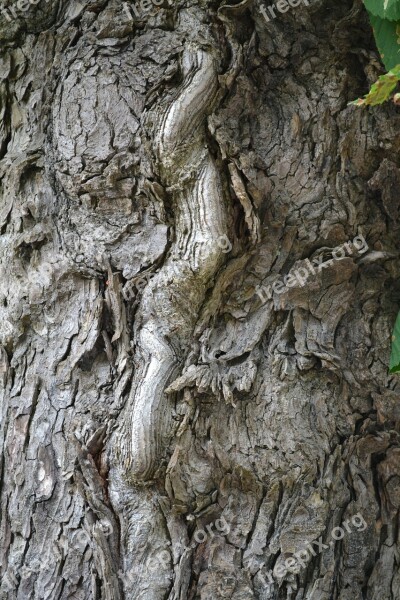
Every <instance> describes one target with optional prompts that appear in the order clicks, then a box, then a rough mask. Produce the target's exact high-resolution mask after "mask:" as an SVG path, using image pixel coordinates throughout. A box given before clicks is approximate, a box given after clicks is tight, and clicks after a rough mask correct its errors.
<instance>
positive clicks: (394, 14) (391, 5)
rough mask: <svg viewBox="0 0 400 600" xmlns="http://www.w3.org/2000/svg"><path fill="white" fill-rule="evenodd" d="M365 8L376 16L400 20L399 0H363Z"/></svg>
mask: <svg viewBox="0 0 400 600" xmlns="http://www.w3.org/2000/svg"><path fill="white" fill-rule="evenodd" d="M364 4H365V7H366V9H367V10H368V11H369V12H370V13H371V14H373V15H375V16H376V17H380V18H381V19H389V21H400V1H399V0H364Z"/></svg>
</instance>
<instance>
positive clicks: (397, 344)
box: [389, 313, 400, 373]
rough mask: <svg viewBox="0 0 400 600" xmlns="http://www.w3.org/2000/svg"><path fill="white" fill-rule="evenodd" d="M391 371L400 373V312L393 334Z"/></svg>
mask: <svg viewBox="0 0 400 600" xmlns="http://www.w3.org/2000/svg"><path fill="white" fill-rule="evenodd" d="M389 371H390V373H398V372H399V371H400V313H399V314H398V315H397V319H396V323H395V325H394V330H393V335H392V352H391V354H390V366H389Z"/></svg>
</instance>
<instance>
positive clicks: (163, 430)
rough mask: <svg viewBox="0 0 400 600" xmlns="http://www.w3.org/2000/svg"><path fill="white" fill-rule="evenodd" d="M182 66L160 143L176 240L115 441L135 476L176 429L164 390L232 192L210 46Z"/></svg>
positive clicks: (123, 465)
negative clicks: (213, 117)
mask: <svg viewBox="0 0 400 600" xmlns="http://www.w3.org/2000/svg"><path fill="white" fill-rule="evenodd" d="M182 73H183V83H182V85H181V86H180V87H179V88H178V90H177V91H176V96H175V99H174V101H173V102H172V104H170V106H169V107H168V108H167V109H166V110H165V111H164V112H163V114H162V116H161V118H160V122H159V124H158V134H157V136H156V138H155V147H154V150H155V154H156V156H157V160H158V164H159V172H160V177H161V179H162V183H163V184H164V185H165V187H166V188H167V189H168V190H169V191H170V193H171V196H172V203H173V207H174V213H175V231H176V241H175V244H174V245H173V247H172V249H171V252H170V255H169V256H168V258H167V260H166V262H165V264H164V265H163V267H162V268H161V270H160V271H159V272H158V273H157V275H156V276H155V277H153V279H152V280H151V281H150V282H149V284H148V286H147V287H146V288H145V290H144V293H143V297H142V300H141V304H140V307H139V310H138V315H137V319H136V324H135V343H136V348H137V351H136V354H135V363H136V372H135V382H134V385H133V387H132V390H131V394H130V397H129V400H128V406H127V409H126V411H125V412H124V415H123V416H122V418H121V423H120V425H119V427H118V429H117V432H116V434H115V437H114V441H113V443H112V446H113V450H112V451H113V453H114V456H115V459H116V460H115V463H116V464H117V465H118V469H119V470H120V474H121V475H122V477H123V478H124V480H125V481H126V482H132V483H140V482H146V481H149V480H151V479H152V478H153V476H154V474H155V471H156V470H157V467H158V466H159V463H160V459H161V458H162V456H163V454H164V452H165V448H166V446H167V444H168V440H170V439H171V437H172V435H173V430H174V426H173V423H172V409H171V406H170V403H169V400H168V395H167V394H166V393H165V390H166V388H167V387H168V385H169V383H170V382H171V381H172V378H173V377H176V376H177V374H178V373H179V367H180V366H181V365H182V360H183V358H184V355H185V353H187V352H188V350H189V348H190V343H191V338H192V335H193V330H194V327H195V324H196V320H197V318H198V314H199V310H200V307H201V305H202V303H203V301H204V298H205V295H206V291H207V288H208V287H209V285H210V282H211V280H212V278H213V277H214V275H215V273H216V272H217V270H218V269H219V268H220V266H221V264H222V263H223V260H224V253H223V250H222V249H221V247H220V244H219V243H218V241H219V239H220V238H221V237H222V236H226V235H227V207H226V199H225V196H224V191H223V185H222V181H221V177H220V175H219V172H218V169H217V166H216V164H215V161H214V158H213V156H212V155H211V153H210V152H209V150H208V148H207V144H206V126H205V122H206V117H207V115H208V114H209V113H210V112H211V111H212V109H213V108H214V107H215V103H216V100H217V97H218V85H219V84H218V63H217V60H216V59H215V57H214V56H213V54H212V53H211V51H210V50H206V49H204V48H202V47H199V46H198V47H194V46H189V47H188V48H187V49H186V50H185V51H184V54H183V57H182ZM188 174H189V176H188ZM113 462H114V461H113ZM115 466H116V465H115Z"/></svg>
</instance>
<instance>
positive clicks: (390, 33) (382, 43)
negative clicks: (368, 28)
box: [369, 14, 400, 70]
mask: <svg viewBox="0 0 400 600" xmlns="http://www.w3.org/2000/svg"><path fill="white" fill-rule="evenodd" d="M369 16H370V19H371V24H372V28H373V30H374V35H375V40H376V45H377V46H378V50H379V53H380V55H381V59H382V62H383V64H384V65H385V67H386V68H387V69H388V70H389V69H391V68H392V67H395V66H396V65H398V64H399V63H400V45H399V34H400V27H399V23H396V22H395V21H388V20H387V19H381V18H379V17H376V16H374V15H372V14H370V15H369Z"/></svg>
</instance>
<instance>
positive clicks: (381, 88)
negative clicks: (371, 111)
mask: <svg viewBox="0 0 400 600" xmlns="http://www.w3.org/2000/svg"><path fill="white" fill-rule="evenodd" d="M399 81H400V64H399V65H396V66H395V67H394V68H393V69H392V70H391V71H389V72H388V73H385V75H381V76H380V77H379V79H378V81H377V82H376V83H374V84H373V85H372V86H371V89H370V91H369V92H368V94H367V95H366V96H365V97H364V98H359V99H358V100H354V102H350V104H355V105H356V106H375V105H376V104H382V103H383V102H385V101H386V100H389V98H390V94H391V93H392V92H393V90H394V89H395V88H396V86H397V84H398V82H399Z"/></svg>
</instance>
